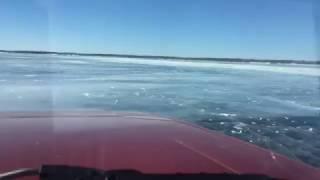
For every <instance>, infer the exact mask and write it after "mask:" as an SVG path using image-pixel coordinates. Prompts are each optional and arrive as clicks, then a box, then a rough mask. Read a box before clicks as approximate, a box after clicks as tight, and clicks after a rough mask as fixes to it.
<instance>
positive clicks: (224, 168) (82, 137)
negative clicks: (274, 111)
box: [0, 112, 320, 179]
mask: <svg viewBox="0 0 320 180" xmlns="http://www.w3.org/2000/svg"><path fill="white" fill-rule="evenodd" d="M41 164H67V165H77V166H85V167H95V168H99V169H106V170H108V169H136V170H140V171H142V172H147V173H177V172H180V173H183V172H185V173H197V172H210V173H221V172H229V173H232V172H233V173H259V174H267V175H270V176H273V177H278V178H285V179H320V172H319V170H318V169H316V168H313V167H311V166H309V165H306V164H303V163H301V162H298V161H294V160H289V159H288V158H286V157H284V156H281V155H279V154H276V153H272V152H271V151H268V150H265V149H262V148H259V147H257V146H254V145H252V144H249V143H246V142H243V141H241V140H238V139H235V138H232V137H228V136H225V135H223V134H220V133H217V132H214V131H209V130H206V129H204V128H200V127H197V126H195V125H191V124H188V123H184V122H178V121H173V120H169V119H165V118H156V117H151V116H147V115H144V114H136V113H135V114H133V113H131V114H130V113H118V114H116V113H106V112H82V113H80V112H73V113H70V112H69V113H61V112H60V113H56V112H54V113H1V114H0V172H4V171H9V170H13V169H17V168H24V167H39V166H40V165H41Z"/></svg>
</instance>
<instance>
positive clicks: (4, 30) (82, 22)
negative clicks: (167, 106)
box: [0, 0, 319, 60]
mask: <svg viewBox="0 0 320 180" xmlns="http://www.w3.org/2000/svg"><path fill="white" fill-rule="evenodd" d="M314 9H315V4H314V3H312V0H0V23H1V24H0V27H1V28H0V49H9V50H14V49H17V50H50V51H73V52H87V53H125V54H149V55H173V56H210V57H240V58H261V59H264V58H266V59H310V60H315V59H317V46H316V44H317V42H316V39H317V38H319V36H318V33H316V30H315V29H316V28H315V22H316V21H315V18H314V13H315V12H314Z"/></svg>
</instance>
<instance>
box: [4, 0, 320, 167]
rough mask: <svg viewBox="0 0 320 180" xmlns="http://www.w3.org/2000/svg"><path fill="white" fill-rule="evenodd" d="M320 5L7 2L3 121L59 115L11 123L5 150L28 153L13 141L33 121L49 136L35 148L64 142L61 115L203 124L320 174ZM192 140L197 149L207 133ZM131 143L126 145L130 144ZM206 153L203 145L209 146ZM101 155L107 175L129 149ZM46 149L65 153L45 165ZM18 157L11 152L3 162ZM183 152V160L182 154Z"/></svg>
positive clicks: (292, 1)
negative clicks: (116, 156)
mask: <svg viewBox="0 0 320 180" xmlns="http://www.w3.org/2000/svg"><path fill="white" fill-rule="evenodd" d="M318 8H319V3H318V2H317V1H312V0H283V1H279V0H268V1H259V0H243V1H235V0H234V1H233V0H200V1H187V0H186V1H178V0H175V1H172V0H161V1H156V0H153V1H148V0H137V1H133V0H128V1H124V0H120V1H118V0H117V1H115V0H106V1H102V0H101V1H99V0H95V1H85V0H83V1H79V0H77V1H76V0H69V1H64V0H45V1H41V0H28V1H18V0H1V1H0V22H1V28H0V49H1V51H0V111H1V112H0V114H2V115H0V117H7V116H10V114H11V115H12V116H17V115H16V114H15V113H20V114H19V117H24V116H26V115H24V113H28V112H29V113H30V112H32V113H43V112H50V113H51V119H49V120H42V121H41V122H40V121H39V122H38V123H37V125H36V124H34V123H31V120H30V121H29V120H23V119H22V120H20V121H15V123H16V124H14V125H10V122H7V121H5V119H6V118H2V119H1V121H2V123H3V124H0V125H1V128H0V130H1V131H3V132H6V133H7V136H4V138H3V139H1V138H0V146H1V147H6V146H7V147H9V146H10V147H11V145H14V144H19V142H20V141H14V140H13V139H14V138H13V137H16V136H22V137H23V136H24V135H26V134H23V133H20V134H19V133H18V132H17V130H16V129H14V128H13V127H16V126H18V125H17V124H20V125H23V126H25V127H26V128H25V129H24V128H22V129H23V130H25V131H27V130H28V128H29V126H28V124H29V125H30V124H32V126H33V127H37V129H36V130H34V131H36V132H33V131H30V132H29V131H28V135H30V137H32V138H33V139H37V137H40V136H41V133H46V132H48V131H50V132H52V134H53V135H58V134H59V133H60V131H59V130H57V129H56V124H55V122H57V121H58V120H59V118H66V117H60V116H59V117H58V116H56V117H55V113H61V112H64V113H70V112H81V113H84V114H86V113H89V112H90V113H92V112H112V113H118V112H120V113H141V114H145V115H148V116H153V117H162V118H167V119H172V120H180V121H182V122H187V123H191V124H193V125H196V126H201V127H204V128H206V129H209V130H210V131H209V132H213V133H216V132H219V133H222V134H225V135H227V136H228V137H236V138H237V139H239V140H241V141H242V142H247V143H249V144H253V145H255V146H258V147H262V148H263V149H266V150H271V151H270V152H272V153H276V154H281V155H280V156H281V157H282V155H283V156H284V157H287V158H288V159H292V160H294V161H293V162H296V161H297V162H298V163H302V164H305V165H306V167H308V168H311V166H313V167H316V168H317V167H320V153H319V152H320V90H319V77H320V70H319V46H318V44H319V14H318V12H319V9H318ZM4 114H5V115H4ZM8 114H9V115H8ZM34 116H36V115H34ZM28 117H30V114H29V115H28ZM74 119H76V118H74ZM74 119H73V120H72V123H68V122H71V121H69V120H67V119H62V120H63V122H65V124H66V125H65V124H63V125H62V126H68V127H69V126H71V127H78V126H79V124H78V123H81V122H83V121H88V120H81V121H80V120H79V121H77V120H74ZM44 121H50V122H53V123H52V124H51V126H52V127H51V129H46V130H43V131H42V130H41V127H42V123H44ZM132 121H133V120H132ZM88 122H89V121H88ZM99 123H101V122H100V121H99ZM70 124H71V125H70ZM101 124H103V123H101ZM60 125H61V124H60ZM62 126H61V127H62ZM89 126H91V125H89ZM119 126H120V125H119ZM166 126H169V125H166ZM19 127H20V126H19ZM162 127H163V126H162V125H161V128H162ZM133 128H134V127H133ZM159 128H160V125H159ZM5 129H9V130H5ZM23 130H22V131H23ZM110 131H111V132H110V133H113V134H112V137H113V135H114V136H116V135H118V134H117V133H116V132H113V131H112V130H110ZM159 131H160V130H159ZM40 132H41V133H40ZM129 132H130V130H129ZM146 132H149V131H146ZM155 132H158V131H157V129H155ZM161 132H166V131H165V130H163V131H161ZM178 132H180V131H178ZM181 132H182V130H181ZM0 133H1V132H0ZM17 133H18V134H17ZM71 133H73V132H72V131H71ZM150 133H151V132H150ZM8 134H10V136H9V135H8ZM189 134H191V136H190V137H188V139H189V140H190V141H191V140H193V138H195V137H196V135H198V134H197V133H192V132H190V133H189ZM53 135H52V136H50V138H53ZM85 135H86V133H82V134H80V135H77V136H75V137H79V140H78V141H79V143H80V144H81V142H82V143H84V144H85V143H87V141H85V140H83V141H81V138H80V137H84V136H85ZM193 135H194V136H193ZM97 136H98V135H97ZM145 136H149V135H148V134H147V133H146V134H145ZM145 136H142V135H141V136H139V137H141V138H142V139H141V140H137V142H139V143H138V145H139V146H141V145H145V146H147V145H148V144H146V141H144V139H145V138H146V137H145ZM54 137H55V138H54V142H57V141H59V140H58V138H57V137H56V136H54ZM59 137H60V136H59ZM119 137H120V139H117V142H118V143H119V144H121V143H124V142H127V141H126V140H123V139H125V138H124V136H120V135H119ZM151 137H152V133H151V134H150V138H151ZM177 137H180V136H179V135H177V136H176V137H172V138H173V139H174V138H177ZM98 138H103V137H100V136H99V137H98ZM135 138H138V136H137V137H135ZM203 138H204V139H205V136H203ZM25 139H27V138H25ZM76 139H78V138H76ZM208 139H209V138H208ZM208 139H207V140H208ZM23 140H24V138H22V141H23ZM34 142H35V143H37V141H34ZM46 142H47V140H46ZM50 142H51V141H50ZM148 142H149V141H148ZM177 142H178V144H179V142H180V141H177ZM183 143H187V145H188V140H187V139H186V140H185V141H183ZM183 143H182V141H181V143H180V144H182V145H183ZM206 143H207V141H206ZM208 143H210V142H208ZM204 144H205V143H203V144H201V145H200V144H198V145H199V146H196V145H194V146H192V147H193V148H196V149H197V148H204V149H205V147H207V146H205V145H204ZM20 145H21V143H20ZM127 145H128V146H125V144H124V146H121V147H128V148H129V149H128V152H136V151H135V147H136V144H133V143H129V144H127ZM138 145H137V146H138ZM187 145H185V146H183V147H184V148H188V147H189V146H187ZM39 146H41V143H40V145H39ZM70 146H71V145H70ZM79 146H80V145H79ZM165 146H166V144H162V145H159V147H158V146H157V147H158V148H160V149H162V147H165ZM222 146H226V144H223V142H222V145H221V146H219V147H222ZM12 147H13V146H12ZM25 147H27V145H26V146H25ZM49 147H50V148H49ZM77 147H78V146H77ZM81 147H82V146H81ZM83 147H84V146H83ZM94 147H95V148H97V149H95V150H94V151H95V152H96V153H98V154H99V158H101V159H102V160H100V161H98V160H97V159H94V162H96V163H98V164H99V163H100V164H99V165H98V167H99V168H102V167H104V166H102V165H101V163H102V161H107V159H103V157H104V155H106V156H107V154H108V153H113V152H114V151H117V150H114V151H111V150H110V151H108V150H106V149H103V150H101V149H100V150H99V148H98V145H96V144H95V146H94ZM181 147H182V146H181ZM208 147H209V146H208ZM212 147H214V146H212ZM248 147H249V146H248ZM250 147H251V146H250ZM55 148H57V147H56V146H55ZM44 149H46V150H48V151H50V152H52V153H53V154H54V152H56V151H55V150H56V149H54V148H52V146H42V148H40V149H37V148H35V149H33V150H34V151H35V152H39V153H40V154H42V156H43V157H44V156H45V155H44V154H43V153H44ZM191 149H192V148H191ZM210 149H212V148H210ZM51 150H52V151H51ZM92 150H93V149H92ZM234 150H235V149H234ZM167 151H170V149H169V150H167ZM189 151H190V148H189ZM192 151H194V152H198V150H194V149H192ZM199 151H200V150H199ZM239 151H241V148H240V149H239ZM8 152H9V150H8V151H4V152H1V148H0V157H3V158H4V157H5V156H7V154H6V153H8ZM25 152H29V150H27V151H25ZM30 152H31V150H30ZM126 152H127V151H126ZM178 152H180V151H179V150H177V152H172V153H173V154H175V157H178V156H179V153H178ZM201 152H202V151H201ZM212 152H215V150H214V149H212ZM243 152H244V153H245V150H243ZM248 152H249V151H248ZM268 152H269V151H268ZM14 153H20V154H21V153H22V152H19V151H15V152H14ZM147 153H148V152H147ZM159 153H160V152H159ZM237 153H239V152H237ZM160 154H161V153H160ZM182 154H183V153H182ZM198 154H199V152H198ZM23 155H24V156H28V153H26V154H23ZM56 155H57V157H58V156H59V154H56ZM200 155H201V153H200ZM42 156H41V157H42ZM97 156H98V155H97ZM240 156H241V155H240ZM68 157H72V155H70V154H69V155H68ZM90 157H91V158H92V156H85V157H83V158H87V159H90ZM125 157H127V155H126V156H125ZM165 157H167V156H164V155H163V159H166V158H165ZM170 157H171V156H170ZM271 157H273V156H271ZM144 158H145V159H147V158H148V156H147V157H141V159H144ZM202 158H203V157H202ZM181 159H184V162H188V161H192V160H191V159H192V158H191V156H189V158H188V157H182V158H181ZM25 161H26V162H28V161H27V160H24V161H23V162H25ZM221 161H224V160H221ZM256 161H260V162H263V161H264V160H263V159H261V160H260V159H259V158H257V159H256ZM49 162H51V163H53V162H56V163H60V162H62V161H59V159H56V160H54V161H49ZM63 162H64V161H63ZM68 162H69V163H71V164H72V162H71V161H68ZM87 162H89V160H88V161H87ZM159 162H160V161H159ZM161 162H162V161H161ZM163 162H165V161H163ZM179 162H180V161H179ZM192 162H193V161H192ZM224 162H225V164H226V162H230V161H229V160H226V161H224ZM290 162H291V161H290ZM0 164H1V162H0ZM17 164H18V163H17ZM26 164H28V163H26ZM30 164H31V166H32V163H30ZM106 164H107V163H106ZM182 164H183V163H178V161H177V162H176V164H175V167H178V166H180V165H181V166H182ZM186 164H188V163H186ZM33 165H34V164H33ZM75 165H78V166H82V165H83V166H86V165H87V166H89V165H92V164H90V163H89V164H86V163H84V164H75ZM100 165H101V166H100ZM122 165H123V164H120V163H119V164H116V165H115V167H119V168H121V167H123V166H122ZM198 165H199V167H202V166H201V164H198ZM10 167H16V166H13V165H12V166H10ZM137 167H139V166H137ZM167 167H168V166H167ZM170 167H171V166H170ZM132 168H133V169H135V166H134V167H132ZM151 169H152V168H151ZM186 169H187V168H186ZM0 170H1V171H3V170H8V168H7V165H5V164H1V165H0ZM152 170H154V169H152ZM186 171H187V170H186ZM250 171H251V170H250ZM262 172H264V171H261V173H262Z"/></svg>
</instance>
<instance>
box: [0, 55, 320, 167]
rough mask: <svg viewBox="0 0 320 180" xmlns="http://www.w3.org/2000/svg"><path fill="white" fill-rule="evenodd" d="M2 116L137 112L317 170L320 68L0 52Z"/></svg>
mask: <svg viewBox="0 0 320 180" xmlns="http://www.w3.org/2000/svg"><path fill="white" fill-rule="evenodd" d="M0 65H1V66H0V111H59V110H75V109H77V110H91V109H93V110H112V111H139V112H146V113H151V114H155V115H159V116H165V117H171V118H175V119H183V120H186V121H192V122H195V123H197V124H199V125H201V126H204V127H207V128H210V129H214V130H218V131H222V132H224V133H225V134H228V135H232V136H235V137H239V138H241V139H243V140H245V141H248V142H251V143H254V144H257V145H259V146H262V147H265V148H269V149H272V150H274V151H276V152H279V153H282V154H285V155H287V156H289V157H291V158H295V159H298V160H302V161H304V162H306V163H309V164H311V165H314V166H320V90H319V78H320V72H319V67H317V65H290V64H289V65H277V64H274V65H273V64H257V63H256V64H252V63H251V64H239V63H238V64H237V63H217V62H205V61H202V62H192V61H181V60H179V61H173V60H141V59H126V58H99V57H80V56H58V55H30V54H8V53H0Z"/></svg>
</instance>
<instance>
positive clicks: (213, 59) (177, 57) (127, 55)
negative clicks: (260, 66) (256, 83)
mask: <svg viewBox="0 0 320 180" xmlns="http://www.w3.org/2000/svg"><path fill="white" fill-rule="evenodd" d="M0 52H6V53H27V54H54V55H69V56H99V57H116V58H140V59H166V60H168V59H173V60H196V61H216V62H239V63H251V62H254V63H272V64H318V65H319V64H320V61H307V60H270V59H242V58H210V57H181V56H153V55H130V54H99V53H98V54H97V53H74V52H53V51H24V50H16V51H11V50H10V51H9V50H0Z"/></svg>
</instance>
